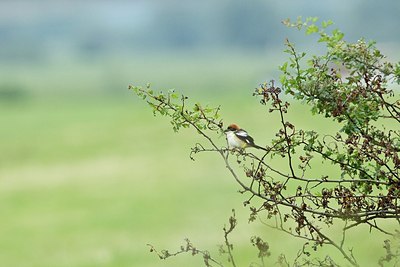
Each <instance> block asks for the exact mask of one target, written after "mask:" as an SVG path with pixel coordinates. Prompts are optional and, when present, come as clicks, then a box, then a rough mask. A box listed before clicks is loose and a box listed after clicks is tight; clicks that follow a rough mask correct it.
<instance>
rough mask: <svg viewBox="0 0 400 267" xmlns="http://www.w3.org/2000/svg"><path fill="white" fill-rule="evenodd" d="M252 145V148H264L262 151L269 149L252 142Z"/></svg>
mask: <svg viewBox="0 0 400 267" xmlns="http://www.w3.org/2000/svg"><path fill="white" fill-rule="evenodd" d="M253 147H254V148H257V149H261V150H264V151H266V152H269V149H267V148H265V147H262V146H259V145H256V144H253Z"/></svg>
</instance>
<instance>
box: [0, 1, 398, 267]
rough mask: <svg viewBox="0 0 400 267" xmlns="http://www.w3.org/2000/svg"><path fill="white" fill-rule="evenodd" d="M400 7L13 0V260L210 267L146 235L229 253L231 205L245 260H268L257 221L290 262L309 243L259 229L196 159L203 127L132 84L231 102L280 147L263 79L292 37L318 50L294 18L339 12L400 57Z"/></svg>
mask: <svg viewBox="0 0 400 267" xmlns="http://www.w3.org/2000/svg"><path fill="white" fill-rule="evenodd" d="M399 13H400V2H399V1H389V0H388V1H372V0H354V1H344V0H335V1H332V0H328V1H289V0H281V1H272V0H265V1H260V0H254V1H240V0H221V1H211V0H203V1H183V0H181V1H178V0H168V1H166V0H158V1H157V0H147V1H144V0H143V1H139V0H137V1H90V0H88V1H45V0H43V1H40V0H36V1H19V0H14V1H12V0H10V1H7V0H2V1H0V213H1V219H0V265H1V266H19V267H25V266H41V267H45V266H49V267H50V266H75V267H79V266H200V265H201V264H202V259H201V258H194V257H192V256H181V257H176V258H173V259H171V260H168V261H160V260H159V259H158V258H157V256H156V255H155V254H151V253H150V252H149V248H148V247H147V246H146V244H148V243H150V244H152V245H154V246H156V247H157V248H159V249H163V248H167V249H170V250H171V251H173V250H174V249H178V248H179V246H180V245H181V244H183V243H184V241H183V239H184V238H186V237H187V238H189V239H190V240H191V241H192V242H193V243H194V244H195V245H196V246H198V247H199V248H201V249H207V250H210V251H211V252H212V253H213V254H214V255H216V256H218V246H217V244H222V243H223V232H222V227H223V225H224V224H226V223H227V220H228V217H229V216H230V215H231V210H232V209H233V208H234V209H235V210H236V214H237V217H238V218H240V221H239V225H238V230H237V231H236V232H235V233H234V234H233V235H232V239H233V240H232V241H233V242H234V243H235V252H236V253H237V255H238V259H237V260H238V262H239V264H240V266H246V265H247V266H248V265H249V263H250V262H251V261H253V260H255V259H256V251H255V250H254V248H252V247H251V245H250V242H249V239H250V237H251V236H252V235H254V234H255V233H257V234H258V235H260V236H262V237H263V238H264V239H265V240H266V241H268V242H269V243H270V245H271V252H272V255H271V260H270V263H271V264H273V263H275V262H276V259H277V257H278V255H279V254H280V253H286V254H287V256H288V259H293V257H294V256H295V253H296V252H297V251H298V250H299V249H300V248H301V245H302V242H300V241H293V240H291V239H290V237H288V236H285V235H283V234H281V233H279V232H276V231H273V230H271V229H269V228H265V227H262V226H260V224H257V223H255V224H250V225H248V224H247V216H248V210H247V208H244V207H243V204H242V202H243V201H244V200H245V199H244V197H243V196H242V195H241V194H239V193H237V190H238V189H239V188H238V185H237V184H235V182H234V180H233V179H232V177H231V176H230V175H229V174H228V173H227V171H226V170H225V168H224V165H223V163H222V162H220V161H219V160H218V158H217V157H216V156H213V155H199V156H198V157H197V158H196V161H195V162H192V161H191V160H190V159H189V152H190V147H191V145H192V144H194V143H196V142H199V141H201V139H200V138H199V137H197V136H196V133H195V132H193V131H190V130H185V131H183V132H181V133H179V134H174V133H173V131H172V129H171V127H170V125H169V123H168V121H167V120H165V119H164V118H160V117H155V118H154V117H153V116H152V113H151V110H150V109H149V108H148V107H147V106H146V105H145V103H143V102H141V101H140V100H139V99H137V98H136V97H135V96H134V95H133V94H132V92H129V91H128V90H127V87H128V85H129V84H134V85H144V84H146V83H148V82H150V83H151V84H152V85H153V87H154V88H155V89H160V90H165V89H171V88H175V89H176V90H177V91H179V92H182V93H184V94H186V95H189V96H190V99H192V100H193V101H197V100H200V101H202V102H203V103H208V104H210V105H214V106H216V105H221V107H222V115H223V118H224V121H225V122H226V123H228V122H231V121H235V122H237V123H239V124H241V125H243V126H244V127H245V128H246V129H248V130H251V131H252V133H253V135H254V137H255V138H256V141H258V142H259V143H268V141H269V140H270V138H271V137H272V133H273V131H274V130H276V128H277V127H275V126H274V121H273V120H271V118H268V113H267V112H266V110H265V109H264V108H263V107H262V106H260V105H258V101H257V100H256V99H254V98H253V97H252V96H251V93H252V90H253V88H255V87H256V86H257V85H258V84H259V83H261V82H263V81H267V80H270V79H279V71H278V66H279V65H281V64H282V63H283V62H284V61H285V57H286V55H285V54H284V52H283V50H284V45H283V43H284V40H285V38H289V39H290V40H292V41H294V42H296V45H297V47H298V48H299V49H305V50H307V51H310V52H313V53H318V51H319V49H321V48H320V47H318V45H316V44H315V39H314V38H313V37H306V36H305V35H304V34H303V33H299V32H296V30H294V29H287V28H286V27H284V26H283V25H282V24H281V21H282V20H283V19H286V18H292V19H296V18H297V17H298V16H303V17H308V16H317V17H319V18H320V19H321V20H328V19H331V20H333V21H334V22H335V24H334V26H333V27H334V28H339V29H341V30H342V31H344V32H345V34H346V37H345V38H346V39H347V40H350V41H355V40H357V39H359V38H361V37H365V38H366V39H367V40H370V39H373V40H376V41H378V47H379V48H381V49H382V51H383V53H384V54H386V55H387V56H388V58H389V60H392V61H398V60H399V58H400V52H399V51H400V49H399V48H400V43H399V41H400V28H399V25H400V19H399V15H398V14H399ZM300 109H301V107H300ZM306 110H307V109H306V108H304V111H306ZM294 119H296V120H297V121H298V122H299V123H302V124H303V126H305V127H307V126H309V127H316V128H318V127H319V128H326V124H325V123H326V122H325V121H324V120H323V119H317V118H313V117H307V116H304V113H301V114H298V115H297V117H296V115H295V116H294ZM220 142H221V145H222V144H224V139H223V138H222V137H221V139H220ZM364 230H365V229H364ZM366 234H368V231H367V230H366V231H364V232H363V231H361V232H360V233H358V236H357V235H356V236H355V237H354V240H355V241H356V243H357V242H358V243H357V244H358V245H360V242H359V241H360V238H363V237H365V235H366ZM288 242H290V243H288ZM288 244H291V245H290V246H289V245H288ZM362 246H364V247H362ZM361 248H364V250H362V249H361V250H360V251H361V252H360V251H356V252H355V253H356V256H361V258H363V260H364V261H365V262H366V263H368V262H369V261H370V260H376V257H378V256H379V255H380V254H383V252H384V250H383V248H382V243H381V242H378V241H376V242H374V244H370V243H365V242H364V243H363V245H361ZM365 248H366V249H365ZM362 251H364V252H362ZM357 253H358V254H357ZM362 253H364V254H362ZM375 262H376V261H375Z"/></svg>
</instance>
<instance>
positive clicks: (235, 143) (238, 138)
mask: <svg viewBox="0 0 400 267" xmlns="http://www.w3.org/2000/svg"><path fill="white" fill-rule="evenodd" d="M224 133H225V134H226V140H227V141H228V146H229V148H239V149H244V148H248V147H254V148H257V149H262V150H265V151H268V150H267V149H266V148H264V147H261V146H259V145H256V144H255V143H254V139H253V137H251V136H250V135H249V134H248V133H247V132H246V130H244V129H241V128H240V127H239V126H238V125H237V124H235V123H232V124H230V125H229V126H228V128H226V130H225V131H224Z"/></svg>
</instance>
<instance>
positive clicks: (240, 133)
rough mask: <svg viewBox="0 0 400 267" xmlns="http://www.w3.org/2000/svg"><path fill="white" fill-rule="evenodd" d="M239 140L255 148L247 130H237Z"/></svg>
mask: <svg viewBox="0 0 400 267" xmlns="http://www.w3.org/2000/svg"><path fill="white" fill-rule="evenodd" d="M235 135H236V136H237V138H239V139H240V140H242V141H243V142H246V143H247V144H248V145H251V146H254V139H253V137H251V136H250V135H249V134H248V133H247V132H246V131H245V130H237V131H236V132H235Z"/></svg>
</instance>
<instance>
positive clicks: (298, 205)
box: [130, 30, 400, 266]
mask: <svg viewBox="0 0 400 267" xmlns="http://www.w3.org/2000/svg"><path fill="white" fill-rule="evenodd" d="M317 33H318V34H320V38H321V39H320V41H321V42H325V43H326V44H327V47H328V52H327V54H326V55H323V56H319V57H317V56H314V57H312V59H311V60H309V61H308V63H307V64H309V68H304V67H303V65H304V64H302V63H301V61H302V60H303V59H304V58H305V53H297V51H296V49H295V47H294V45H293V44H291V43H290V42H289V41H287V43H286V45H287V47H288V50H287V51H286V52H287V53H289V55H290V56H291V61H290V63H286V64H284V65H283V66H282V67H281V70H282V72H283V76H282V77H281V83H282V89H281V88H280V87H278V86H276V85H275V82H274V81H271V82H269V83H263V84H261V85H260V86H259V87H257V88H256V89H255V91H254V95H255V96H257V97H259V98H260V102H261V104H263V105H268V106H269V112H270V113H273V112H277V113H278V117H279V123H280V126H279V127H280V129H276V135H275V136H276V138H275V139H274V140H272V143H271V145H269V146H266V151H262V152H261V151H254V150H247V151H243V150H231V149H228V148H226V147H224V146H221V145H219V144H218V143H217V141H216V138H215V136H216V135H218V134H221V133H222V129H223V122H222V120H221V119H219V111H220V107H217V108H209V107H201V106H200V105H199V104H196V105H195V106H194V107H193V108H190V107H188V106H187V103H186V100H187V99H188V98H187V97H184V96H182V97H181V99H180V102H179V101H178V97H177V96H176V95H175V93H174V92H168V93H167V94H155V93H154V92H153V91H152V90H151V89H150V88H147V89H143V88H141V87H133V86H131V87H130V89H133V90H135V92H136V93H137V94H138V95H139V96H141V97H142V98H144V99H145V100H146V101H147V102H148V103H149V105H151V106H152V107H153V109H154V112H155V113H159V114H161V115H166V116H169V117H171V118H172V120H171V123H172V125H173V128H174V130H176V131H177V130H179V128H181V127H193V128H194V129H195V130H196V131H197V133H199V134H200V135H201V136H203V137H204V139H205V140H206V141H207V143H208V145H204V144H196V145H195V146H194V147H193V148H192V150H191V154H190V158H191V159H194V156H195V155H196V154H197V153H203V152H209V153H217V154H219V156H220V157H221V159H222V161H223V162H224V165H225V166H226V168H227V169H228V171H229V172H230V174H231V175H232V176H233V178H234V179H235V181H236V182H237V183H238V184H239V186H240V187H241V190H240V192H241V193H242V194H246V195H248V198H247V200H246V201H244V204H245V205H250V204H252V205H253V206H250V211H251V214H250V221H254V220H255V219H256V218H260V219H261V218H266V219H267V220H269V219H272V218H274V219H275V222H276V223H275V225H270V224H267V223H265V224H266V225H269V226H272V227H274V228H277V229H280V230H281V231H284V232H286V233H288V234H290V235H292V236H295V237H298V238H302V239H305V240H307V242H311V243H313V249H314V250H316V249H318V247H320V246H322V245H331V246H333V247H334V248H335V249H337V250H338V251H339V252H340V253H341V254H342V256H343V257H344V258H345V259H346V260H347V262H348V263H350V264H352V265H353V266H358V263H357V261H356V259H355V258H354V256H353V253H352V250H346V249H345V248H344V247H345V243H346V242H345V241H346V240H345V239H346V232H347V231H349V230H351V229H353V228H354V227H357V226H360V225H367V226H369V227H370V229H371V230H373V229H375V230H377V232H378V233H381V234H384V235H389V236H393V235H394V234H395V233H394V232H393V229H392V228H390V227H387V225H388V224H379V222H381V221H383V220H392V221H394V222H397V227H398V226H399V225H400V204H399V203H398V199H399V198H400V176H399V169H400V156H399V152H400V149H399V147H400V130H399V129H400V125H399V123H400V100H398V99H395V100H393V98H395V97H396V94H395V92H394V91H393V90H391V89H389V81H396V82H397V83H400V64H397V65H393V64H391V63H387V62H384V61H383V58H384V57H383V55H381V54H380V52H379V50H377V49H376V48H375V47H374V45H373V44H371V43H368V44H367V43H365V42H364V41H363V40H361V41H358V42H356V43H354V44H351V43H346V42H344V41H343V40H342V38H343V35H342V34H341V33H340V32H338V31H336V32H334V33H333V34H332V35H328V34H327V33H325V32H324V31H323V30H320V31H317ZM341 67H342V68H343V69H344V70H345V71H346V72H347V73H348V75H347V76H343V75H342V74H341V72H342V70H341V69H340V68H341ZM283 93H286V94H287V95H291V96H292V98H294V99H295V100H300V101H302V102H305V103H307V104H308V105H310V106H311V108H312V112H313V113H316V114H322V115H324V116H325V117H327V118H331V120H333V121H335V122H337V124H338V125H339V126H340V127H341V128H340V129H339V130H338V131H337V132H336V133H331V134H329V135H322V136H320V134H319V133H317V132H316V131H314V130H304V129H301V128H300V127H298V126H295V125H294V123H292V122H289V121H288V120H287V119H286V113H288V112H289V109H290V108H291V107H290V104H289V102H288V101H284V100H282V94H283ZM173 100H175V101H173ZM387 121H390V123H387ZM279 158H282V159H284V160H286V163H287V165H286V167H282V166H281V165H279V164H275V163H276V162H277V160H279ZM321 162H322V164H327V163H329V165H331V166H333V168H334V170H333V171H331V172H329V173H323V172H322V173H321V176H320V177H315V174H310V173H311V172H310V169H311V166H314V165H315V164H320V163H321ZM279 166H281V167H279ZM334 222H335V223H337V222H342V223H343V227H342V235H341V238H339V239H337V237H336V236H330V235H329V232H327V233H325V232H323V231H322V229H323V227H324V226H330V225H332V224H333V223H334ZM231 226H232V225H231ZM224 232H225V242H226V246H227V247H228V255H230V262H231V264H232V265H233V266H235V262H234V259H233V254H232V253H231V252H232V251H231V250H230V248H232V247H231V244H230V243H228V241H227V234H228V233H230V232H231V228H225V229H224ZM394 255H397V254H395V253H392V254H390V256H391V257H392V256H393V257H394ZM391 257H389V258H390V259H391ZM282 260H283V259H282Z"/></svg>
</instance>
